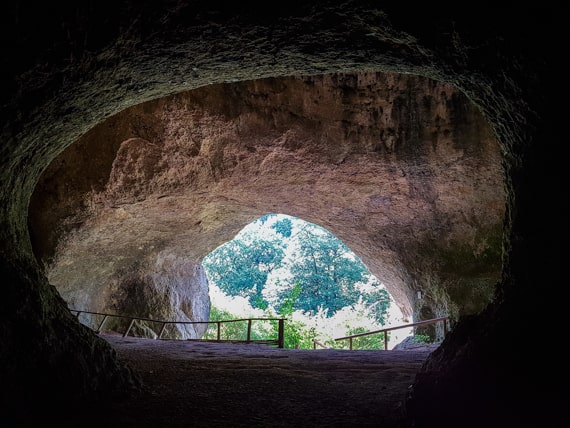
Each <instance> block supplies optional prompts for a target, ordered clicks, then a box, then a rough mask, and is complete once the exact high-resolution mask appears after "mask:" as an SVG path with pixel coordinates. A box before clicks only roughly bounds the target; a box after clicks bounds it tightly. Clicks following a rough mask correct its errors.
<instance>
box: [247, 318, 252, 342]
mask: <svg viewBox="0 0 570 428" xmlns="http://www.w3.org/2000/svg"><path fill="white" fill-rule="evenodd" d="M251 321H252V320H251V318H250V319H248V320H247V341H248V342H250V341H251Z"/></svg>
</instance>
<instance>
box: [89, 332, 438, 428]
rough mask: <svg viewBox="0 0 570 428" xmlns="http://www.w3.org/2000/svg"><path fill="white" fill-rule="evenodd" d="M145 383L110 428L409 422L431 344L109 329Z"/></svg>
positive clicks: (118, 408)
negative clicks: (312, 343) (265, 341)
mask: <svg viewBox="0 0 570 428" xmlns="http://www.w3.org/2000/svg"><path fill="white" fill-rule="evenodd" d="M102 337H103V338H104V339H105V340H107V341H108V342H109V343H110V344H111V345H112V346H113V348H115V350H116V351H117V353H118V355H119V358H120V359H122V360H124V361H126V362H127V363H128V364H129V366H131V367H132V368H133V369H134V371H135V372H137V373H138V374H139V375H140V377H141V378H142V380H143V382H144V386H145V388H144V390H143V391H142V392H141V393H140V394H137V395H136V396H133V397H130V398H129V399H126V400H124V401H122V402H117V403H114V404H113V405H112V407H111V408H108V409H101V410H104V411H102V412H101V414H99V415H98V416H99V418H100V419H106V420H101V421H98V423H100V424H105V425H103V426H107V427H113V426H117V427H137V428H143V427H153V428H155V427H165V428H166V427H293V426H294V427H351V426H355V427H372V426H377V427H378V426H381V427H403V426H404V410H403V407H404V402H403V400H404V399H405V396H406V393H407V390H408V387H409V385H410V384H411V383H412V382H413V379H414V376H415V373H416V372H417V371H418V369H419V368H420V366H421V365H422V363H423V362H424V361H425V359H426V358H427V356H428V354H429V352H431V349H430V348H425V347H424V348H416V349H413V350H407V351H348V350H324V349H321V350H290V349H278V348H272V347H269V346H264V345H254V344H249V345H247V344H218V343H209V342H189V341H178V340H152V339H142V338H132V337H127V338H123V337H121V336H111V335H103V336H102Z"/></svg>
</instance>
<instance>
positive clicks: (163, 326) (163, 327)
mask: <svg viewBox="0 0 570 428" xmlns="http://www.w3.org/2000/svg"><path fill="white" fill-rule="evenodd" d="M165 328H166V323H165V322H163V323H162V327H161V329H160V333H159V334H158V337H157V339H160V338H162V333H164V329H165Z"/></svg>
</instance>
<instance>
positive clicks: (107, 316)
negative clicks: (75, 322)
mask: <svg viewBox="0 0 570 428" xmlns="http://www.w3.org/2000/svg"><path fill="white" fill-rule="evenodd" d="M107 318H109V315H105V316H104V317H103V321H101V324H99V327H98V328H97V333H101V330H102V329H103V324H105V321H107Z"/></svg>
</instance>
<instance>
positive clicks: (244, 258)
mask: <svg viewBox="0 0 570 428" xmlns="http://www.w3.org/2000/svg"><path fill="white" fill-rule="evenodd" d="M282 259H283V246H282V245H280V244H279V243H278V242H274V241H269V240H265V239H252V240H248V241H245V240H241V239H234V240H232V241H230V242H227V243H226V244H224V245H222V246H220V247H218V248H216V249H215V250H214V251H212V252H211V253H210V254H209V255H208V257H206V258H204V260H203V262H202V264H203V266H204V268H205V269H206V270H207V272H208V276H209V279H210V281H213V282H214V283H215V284H216V285H217V286H218V287H220V289H221V290H222V291H224V292H225V293H226V294H228V295H230V296H242V297H245V298H247V299H248V300H249V302H250V304H251V305H252V306H253V307H254V308H260V309H263V308H264V307H266V305H267V302H266V301H265V299H264V297H263V294H262V292H263V288H264V286H265V283H266V281H267V276H268V274H269V273H270V272H271V271H272V270H273V269H275V267H277V266H278V265H280V263H281V260H282Z"/></svg>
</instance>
